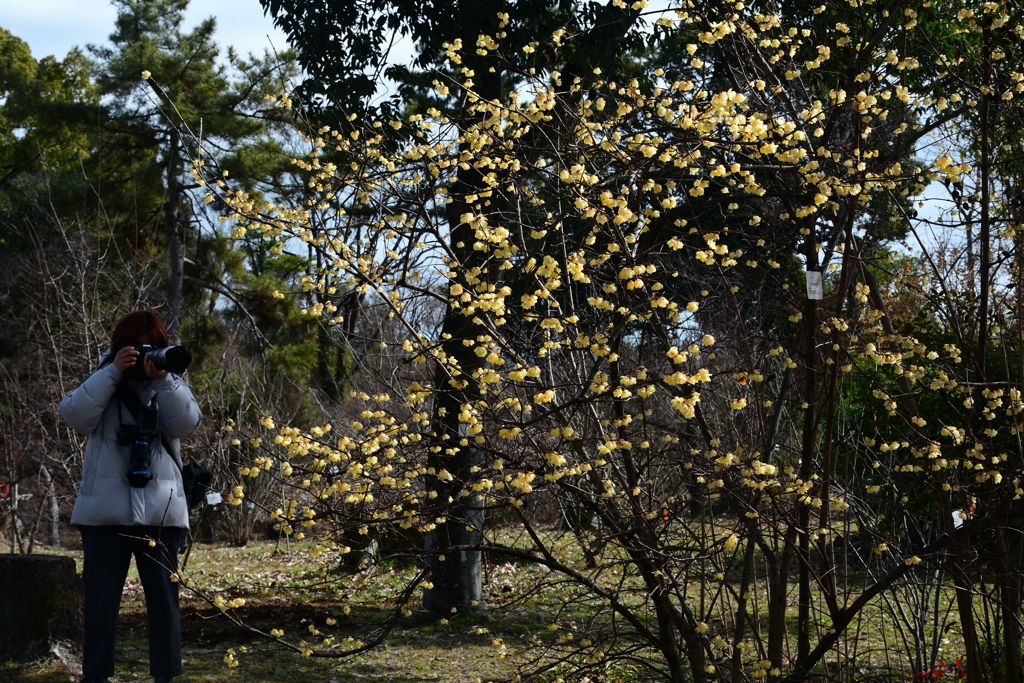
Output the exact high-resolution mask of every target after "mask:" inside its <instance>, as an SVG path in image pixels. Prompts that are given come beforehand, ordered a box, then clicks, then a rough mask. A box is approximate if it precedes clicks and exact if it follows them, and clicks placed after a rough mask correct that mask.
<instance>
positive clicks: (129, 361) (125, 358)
mask: <svg viewBox="0 0 1024 683" xmlns="http://www.w3.org/2000/svg"><path fill="white" fill-rule="evenodd" d="M138 359H139V352H138V351H136V350H135V347H133V346H125V347H124V348H122V349H121V350H120V351H118V352H117V355H116V356H114V365H115V366H117V369H118V370H120V371H121V372H124V371H125V370H127V369H128V368H130V367H132V366H134V365H135V362H136V361H137V360H138Z"/></svg>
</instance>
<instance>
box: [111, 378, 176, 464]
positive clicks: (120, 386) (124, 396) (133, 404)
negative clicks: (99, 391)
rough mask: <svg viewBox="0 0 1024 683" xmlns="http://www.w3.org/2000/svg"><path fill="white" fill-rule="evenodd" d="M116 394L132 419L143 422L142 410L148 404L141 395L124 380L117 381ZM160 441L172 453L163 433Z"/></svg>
mask: <svg viewBox="0 0 1024 683" xmlns="http://www.w3.org/2000/svg"><path fill="white" fill-rule="evenodd" d="M114 396H115V397H116V398H117V400H118V401H120V402H121V404H122V405H123V406H124V407H125V408H127V409H128V412H129V413H130V414H131V416H132V419H133V420H135V424H136V425H140V424H142V419H141V416H142V411H143V410H145V409H146V406H144V405H142V399H140V398H139V395H138V394H136V393H135V392H134V391H132V390H131V388H130V387H129V386H128V385H127V384H126V383H125V382H124V381H121V382H118V383H117V388H116V389H115V390H114ZM160 443H162V444H163V446H164V450H166V451H167V454H168V455H171V446H170V444H169V443H167V439H165V438H164V435H163V433H161V434H160Z"/></svg>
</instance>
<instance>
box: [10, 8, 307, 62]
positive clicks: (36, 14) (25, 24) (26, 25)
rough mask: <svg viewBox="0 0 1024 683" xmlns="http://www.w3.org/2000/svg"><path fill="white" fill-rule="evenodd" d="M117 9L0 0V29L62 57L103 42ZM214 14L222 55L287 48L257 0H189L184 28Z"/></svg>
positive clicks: (38, 53)
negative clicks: (232, 50)
mask: <svg viewBox="0 0 1024 683" xmlns="http://www.w3.org/2000/svg"><path fill="white" fill-rule="evenodd" d="M116 16H117V12H116V11H115V9H114V7H113V6H112V5H111V4H110V3H109V2H108V1H107V0H0V28H4V29H6V30H8V31H10V32H11V33H13V34H14V35H15V36H17V37H19V38H21V39H22V40H24V41H25V42H26V43H28V45H29V47H30V48H31V49H32V56H33V57H35V58H36V59H40V58H42V57H46V56H48V55H54V56H56V57H57V58H58V59H62V58H63V57H64V56H65V55H66V54H67V53H68V50H70V49H71V48H72V47H74V46H76V45H78V46H80V47H82V48H84V47H85V45H86V44H88V43H93V44H107V36H109V35H110V33H111V31H112V30H113V28H114V19H115V17H116ZM209 16H215V17H216V18H217V33H216V39H217V43H218V44H219V45H221V47H222V54H223V53H224V52H226V49H224V48H227V46H229V45H231V46H234V48H235V49H236V50H238V52H240V53H242V54H245V53H248V52H255V53H257V54H262V52H263V50H264V49H265V48H270V47H276V48H277V49H278V50H281V49H284V48H285V47H286V46H287V40H286V38H285V35H284V33H282V32H281V31H279V30H278V29H276V28H274V24H273V22H272V21H271V20H270V18H268V17H265V16H264V15H263V7H261V6H260V3H259V0H192V2H191V3H190V5H189V8H188V10H187V11H186V12H185V22H184V24H185V25H184V28H185V29H189V28H191V27H193V26H195V25H197V24H198V23H199V22H200V21H202V20H203V19H205V18H207V17H209Z"/></svg>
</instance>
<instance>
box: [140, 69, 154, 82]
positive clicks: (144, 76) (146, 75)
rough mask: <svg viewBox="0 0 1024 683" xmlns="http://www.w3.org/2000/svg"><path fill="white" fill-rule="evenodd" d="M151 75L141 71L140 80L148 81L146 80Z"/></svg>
mask: <svg viewBox="0 0 1024 683" xmlns="http://www.w3.org/2000/svg"><path fill="white" fill-rule="evenodd" d="M152 75H153V74H151V73H150V72H148V71H143V72H142V80H144V81H148V80H149V77H150V76H152Z"/></svg>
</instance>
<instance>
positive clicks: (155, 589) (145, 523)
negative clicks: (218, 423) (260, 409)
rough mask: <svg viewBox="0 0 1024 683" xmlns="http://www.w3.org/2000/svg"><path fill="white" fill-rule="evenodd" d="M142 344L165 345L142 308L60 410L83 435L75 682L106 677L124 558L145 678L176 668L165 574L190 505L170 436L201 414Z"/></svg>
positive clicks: (170, 591)
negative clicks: (81, 631)
mask: <svg viewBox="0 0 1024 683" xmlns="http://www.w3.org/2000/svg"><path fill="white" fill-rule="evenodd" d="M146 344H148V345H150V346H152V347H154V348H164V347H167V345H168V340H167V331H166V329H165V328H164V326H163V323H161V322H160V320H159V318H157V317H156V316H155V315H153V314H152V313H150V312H148V311H135V312H133V313H129V314H128V315H126V316H125V317H124V318H122V319H121V321H120V322H119V323H117V326H116V327H115V328H114V333H113V335H112V339H111V344H110V350H109V351H108V352H107V353H106V354H105V355H104V357H103V360H102V361H101V362H100V367H99V369H98V370H96V371H95V372H94V373H92V375H90V376H89V378H88V379H86V380H85V381H84V382H82V384H81V385H79V387H78V388H77V389H75V390H74V391H73V392H71V393H70V394H69V395H68V396H67V397H66V398H65V399H64V400H63V401H61V403H60V412H61V415H63V417H64V419H65V420H66V421H67V423H68V424H69V425H70V426H71V428H72V429H74V430H75V431H76V432H78V433H79V434H85V435H87V436H88V437H89V440H88V443H87V445H86V449H85V461H84V464H83V467H82V485H81V487H80V488H79V491H78V498H77V499H76V501H75V509H74V512H73V513H72V515H71V524H72V525H74V526H76V527H78V529H79V530H80V531H81V533H82V546H83V549H84V555H85V558H84V563H83V570H82V578H83V581H84V583H85V644H84V651H83V659H82V669H83V674H84V676H85V678H84V680H83V683H99V682H102V681H105V679H106V678H107V677H108V676H112V675H113V674H114V643H115V638H116V634H117V616H118V611H119V608H120V604H121V591H122V589H123V588H124V582H125V578H126V577H127V575H128V566H129V563H130V562H131V557H132V555H134V556H135V565H136V567H137V569H138V572H139V579H140V580H141V581H142V587H143V589H144V591H145V595H146V612H147V614H148V616H149V662H150V673H151V674H152V675H153V677H154V678H155V679H156V681H157V683H163V682H165V681H170V680H172V679H173V678H174V677H175V676H180V675H181V671H182V670H181V616H180V613H179V606H178V584H177V583H176V582H175V581H173V580H172V574H173V573H174V571H175V570H176V569H177V549H178V544H179V540H180V538H181V535H182V534H183V533H184V532H185V531H187V529H188V504H187V503H186V499H185V493H184V491H183V488H182V476H181V468H182V463H181V456H180V447H179V442H178V439H179V437H183V436H185V435H187V434H189V433H190V432H191V431H192V430H193V429H195V427H196V425H197V424H199V420H200V417H201V415H200V413H199V407H198V406H197V405H196V401H195V399H194V398H193V397H192V392H191V391H189V388H188V387H187V386H186V385H185V384H184V383H183V382H182V381H181V380H180V379H179V378H178V377H177V376H175V375H173V374H168V373H167V371H165V370H159V369H158V368H157V367H156V365H154V363H153V361H152V359H151V358H149V357H142V358H140V352H139V350H138V348H137V347H141V346H143V345H146ZM126 391H127V392H130V393H131V395H128V394H127V393H125V392H126ZM135 398H137V399H138V400H137V401H136V400H135ZM126 404H127V405H126ZM154 410H155V412H154ZM146 411H149V412H146ZM140 415H142V417H141V418H140ZM147 416H148V417H147ZM145 424H151V425H152V428H151V429H147V428H146V427H145V426H144V425H145ZM147 456H148V462H147V460H146V458H147ZM129 469H131V470H132V474H131V476H130V475H129Z"/></svg>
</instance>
